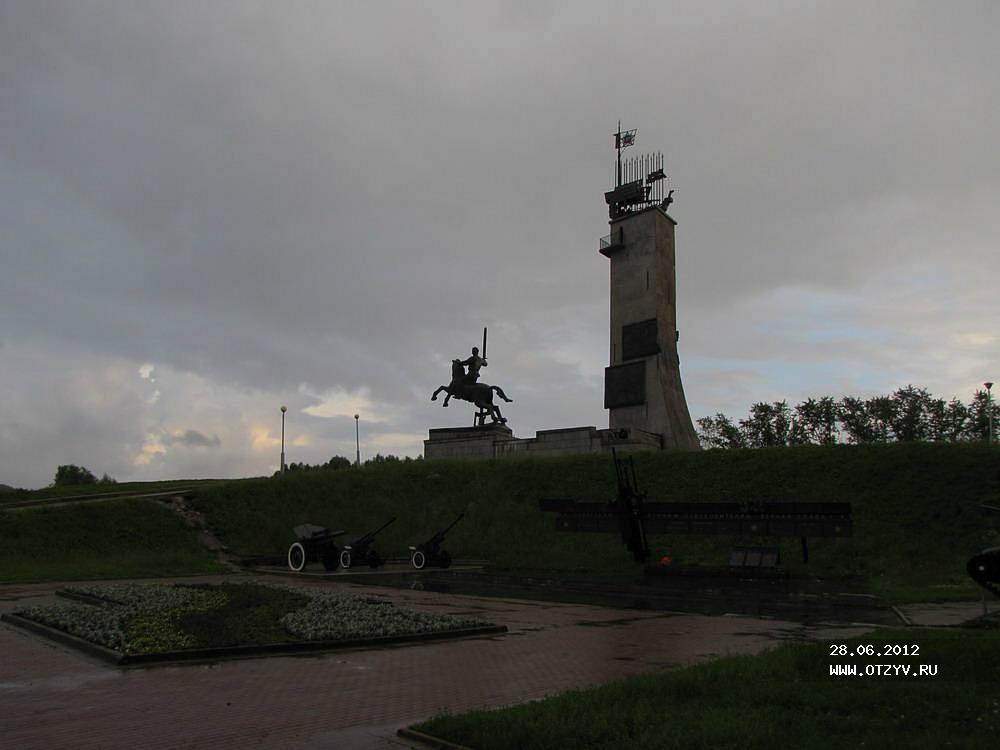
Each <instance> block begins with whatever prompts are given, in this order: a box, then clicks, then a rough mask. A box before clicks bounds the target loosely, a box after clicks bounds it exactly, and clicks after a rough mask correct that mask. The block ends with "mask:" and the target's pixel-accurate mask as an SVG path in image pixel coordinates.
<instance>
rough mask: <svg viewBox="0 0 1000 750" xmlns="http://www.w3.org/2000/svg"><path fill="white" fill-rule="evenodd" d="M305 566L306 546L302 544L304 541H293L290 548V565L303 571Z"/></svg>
mask: <svg viewBox="0 0 1000 750" xmlns="http://www.w3.org/2000/svg"><path fill="white" fill-rule="evenodd" d="M305 566H306V548H305V547H303V546H302V542H292V546H291V547H289V548H288V567H289V568H291V569H292V570H294V571H295V572H296V573H301V572H302V569H303V568H304V567H305Z"/></svg>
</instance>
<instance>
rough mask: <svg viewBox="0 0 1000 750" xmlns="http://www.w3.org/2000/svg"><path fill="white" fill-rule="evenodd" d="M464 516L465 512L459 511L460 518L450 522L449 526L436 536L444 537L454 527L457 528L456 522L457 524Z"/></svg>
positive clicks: (435, 536)
mask: <svg viewBox="0 0 1000 750" xmlns="http://www.w3.org/2000/svg"><path fill="white" fill-rule="evenodd" d="M463 518H465V514H464V513H459V514H458V518H456V519H455V520H454V521H452V522H451V523H450V524H448V528H446V529H445V530H444V531H439V532H438V533H437V534H435V535H434V538H435V539H437V538H438V537H441V539H444V536H445V534H447V533H448V532H449V531H451V530H452V529H453V528H455V524H457V523H458V522H459V521H461V520H462V519H463Z"/></svg>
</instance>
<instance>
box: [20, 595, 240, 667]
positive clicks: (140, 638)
mask: <svg viewBox="0 0 1000 750" xmlns="http://www.w3.org/2000/svg"><path fill="white" fill-rule="evenodd" d="M65 588H66V591H69V592H70V593H74V594H85V595H86V596H90V597H94V598H96V599H101V600H102V602H103V603H101V604H90V603H86V602H76V601H70V602H60V603H59V604H54V605H52V606H49V607H28V608H26V609H21V610H17V611H15V613H14V614H17V615H20V616H21V617H24V618H26V619H28V620H35V621H36V622H40V623H42V624H43V625H48V626H49V627H52V628H56V629H57V630H62V631H65V632H67V633H69V634H70V635H75V636H77V637H79V638H83V639H84V640H87V641H90V642H92V643H96V644H98V645H100V646H106V647H107V648H110V649H114V650H115V651H121V652H122V653H126V654H132V653H139V652H142V651H147V650H150V648H152V650H164V649H165V648H169V647H173V648H182V647H185V646H188V645H190V643H189V640H188V639H185V638H184V637H183V635H180V634H175V633H170V632H167V631H168V629H167V628H165V627H164V623H163V621H162V620H163V618H162V617H161V618H157V615H159V614H162V613H165V612H166V611H167V610H173V611H185V610H192V609H207V608H209V607H216V606H220V605H221V604H224V603H225V601H226V596H225V594H224V593H222V592H221V591H212V590H199V589H193V588H184V587H177V586H168V585H164V584H144V585H141V584H135V583H107V584H95V585H76V586H66V587H65ZM158 619H159V620H160V621H159V622H158V621H157V620H158ZM151 630H152V631H154V632H153V633H152V635H151V633H150V631H151ZM156 631H159V632H156ZM156 635H158V636H159V640H160V642H161V644H162V646H161V647H160V648H156V647H155V646H151V644H153V643H155V641H156V639H155V638H153V637H152V636H156Z"/></svg>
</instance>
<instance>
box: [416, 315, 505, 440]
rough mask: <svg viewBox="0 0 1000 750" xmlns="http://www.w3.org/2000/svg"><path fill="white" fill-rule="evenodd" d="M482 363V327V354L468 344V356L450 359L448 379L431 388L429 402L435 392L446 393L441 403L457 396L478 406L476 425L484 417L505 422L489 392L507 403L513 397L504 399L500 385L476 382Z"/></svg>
mask: <svg viewBox="0 0 1000 750" xmlns="http://www.w3.org/2000/svg"><path fill="white" fill-rule="evenodd" d="M486 366H487V362H486V330H485V329H483V355H482V356H480V355H479V347H476V346H474V347H472V356H471V357H469V358H468V359H465V360H461V359H453V360H452V361H451V382H450V383H449V384H448V385H442V386H441V387H439V388H438V389H437V390H436V391H434V394H433V395H432V396H431V401H437V397H438V394H439V393H440V392H441V391H444V392H445V393H446V394H448V395H447V396H445V399H444V404H443V405H444V406H447V405H448V401H449V399H451V398H457V399H461V400H462V401H471V402H472V403H473V404H475V405H476V406H477V407H478V408H479V413H478V414H477V415H476V424H477V425H478V426H482V425H483V423H484V422H485V420H486V417H487V416H489V417H490V418H491V419H492V420H493V423H494V424H496V423H499V424H506V423H507V420H506V419H504V416H503V414H501V413H500V408H499V407H498V406H497V405H496V404H494V403H493V394H494V393H495V394H496V395H497V396H499V397H500V398H502V399H503V400H504V401H506V402H507V403H510V402H511V401H512V400H513V399H509V398H507V394H506V393H504V392H503V388H501V387H500V386H498V385H487V384H486V383H479V382H477V381H478V380H479V370H480V368H482V367H486ZM466 367H468V368H469V369H468V372H466V369H465V368H466Z"/></svg>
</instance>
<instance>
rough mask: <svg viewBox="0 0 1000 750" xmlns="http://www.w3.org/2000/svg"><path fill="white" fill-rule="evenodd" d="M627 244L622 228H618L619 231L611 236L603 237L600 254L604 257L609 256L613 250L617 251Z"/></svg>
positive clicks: (599, 249)
mask: <svg viewBox="0 0 1000 750" xmlns="http://www.w3.org/2000/svg"><path fill="white" fill-rule="evenodd" d="M624 244H625V235H624V232H623V231H622V227H618V229H617V230H615V231H614V232H612V233H611V234H609V235H606V236H604V237H601V246H600V247H599V248H598V252H600V253H601V254H602V255H607V254H608V253H610V252H611V251H613V250H617V249H618V248H619V247H621V246H622V245H624Z"/></svg>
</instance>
